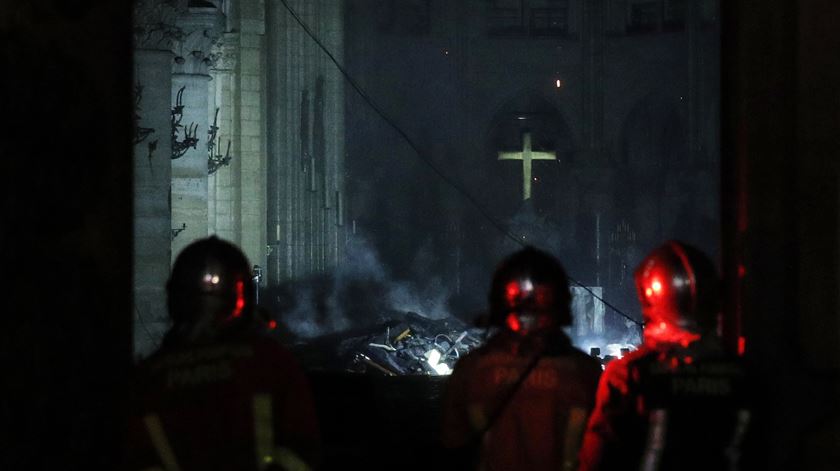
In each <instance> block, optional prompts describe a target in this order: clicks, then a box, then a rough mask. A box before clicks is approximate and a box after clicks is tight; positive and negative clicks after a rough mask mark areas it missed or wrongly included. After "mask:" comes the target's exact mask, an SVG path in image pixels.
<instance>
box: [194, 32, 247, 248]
mask: <svg viewBox="0 0 840 471" xmlns="http://www.w3.org/2000/svg"><path fill="white" fill-rule="evenodd" d="M238 36H239V35H238V33H225V35H224V38H223V40H222V41H220V42H217V43H216V46H215V47H214V48H213V52H212V56H213V59H214V61H213V62H214V64H215V65H214V66H213V68H212V70H211V71H210V76H211V77H212V80H211V81H210V87H209V94H210V101H209V103H210V105H209V107H208V110H207V111H208V113H209V114H208V120H209V122H210V123H211V124H212V123H213V120H214V119H216V121H217V124H216V125H217V126H218V128H219V129H218V131H217V134H216V144H215V148H214V149H213V153H214V154H215V155H225V154H226V152H227V149H228V143H230V144H231V149H233V150H232V151H231V155H232V159H231V161H230V162H229V163H228V164H227V165H224V166H221V167H219V168H218V169H217V170H216V171H215V172H214V173H212V174H211V175H210V176H209V178H208V193H209V198H208V229H209V232H210V233H211V234H212V233H215V234H217V235H218V236H219V237H221V238H223V239H227V240H230V241H231V242H234V243H236V244H237V245H241V242H242V241H241V240H240V227H241V223H240V214H241V211H240V205H241V202H240V200H241V198H240V195H241V186H240V184H241V183H245V184H246V185H247V184H248V183H247V182H240V179H239V175H240V170H241V166H242V158H241V154H240V152H239V151H238V148H239V142H238V139H235V138H234V134H235V133H236V131H237V129H236V128H237V127H238V126H234V116H233V115H234V111H235V110H236V108H235V104H236V103H235V98H234V95H235V92H236V89H235V87H236V80H235V69H236V56H237V54H236V47H237V46H238V44H239V38H238ZM216 110H218V115H216ZM234 141H236V142H234ZM209 144H210V143H209V142H207V145H209ZM207 145H205V146H204V148H205V149H207ZM208 156H209V154H208ZM253 184H254V185H256V184H257V183H256V182H254V183H253Z"/></svg>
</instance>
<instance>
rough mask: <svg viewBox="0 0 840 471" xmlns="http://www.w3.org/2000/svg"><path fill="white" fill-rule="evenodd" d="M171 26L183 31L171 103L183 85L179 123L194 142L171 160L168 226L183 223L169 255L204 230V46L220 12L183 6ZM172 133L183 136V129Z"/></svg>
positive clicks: (217, 30)
mask: <svg viewBox="0 0 840 471" xmlns="http://www.w3.org/2000/svg"><path fill="white" fill-rule="evenodd" d="M177 25H178V27H179V28H180V29H181V30H182V31H183V35H182V37H181V40H180V41H178V42H177V43H176V44H175V48H174V50H175V61H174V64H173V75H172V106H173V107H174V106H175V105H176V104H177V103H176V99H177V96H178V93H179V91H180V90H182V89H183V93H182V95H181V103H182V105H183V117H182V119H181V124H182V125H183V126H184V127H185V128H186V127H188V126H194V127H195V136H196V137H197V138H198V144H197V145H196V146H195V148H190V149H189V150H187V151H186V152H185V153H184V154H183V155H182V156H180V157H178V158H177V159H175V160H172V227H173V228H182V227H183V228H184V229H183V231H181V232H180V233H178V235H177V236H175V238H174V239H173V240H172V257H173V260H174V258H175V257H177V256H178V253H180V251H181V250H182V249H183V248H184V247H185V246H186V245H188V244H189V243H191V242H193V241H194V240H196V239H200V238H203V237H207V235H208V224H207V214H208V212H207V130H208V129H209V127H210V118H209V114H210V111H209V96H208V91H209V88H208V82H209V80H210V73H209V69H210V67H211V66H212V63H213V61H212V58H211V55H210V49H211V47H212V46H213V44H214V43H215V42H216V41H217V40H218V39H219V37H220V36H221V33H222V31H223V25H224V16H223V15H222V13H221V11H219V9H217V8H215V7H201V8H188V9H187V10H186V11H185V12H184V13H182V14H181V15H179V16H178V19H177ZM177 138H178V140H179V141H180V140H183V139H184V132H183V130H181V132H179V133H178V136H177ZM173 156H174V155H173Z"/></svg>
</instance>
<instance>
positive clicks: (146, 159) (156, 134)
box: [134, 0, 179, 356]
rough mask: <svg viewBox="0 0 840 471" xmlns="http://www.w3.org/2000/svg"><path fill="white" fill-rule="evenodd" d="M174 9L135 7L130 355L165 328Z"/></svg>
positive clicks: (149, 4) (145, 348)
mask: <svg viewBox="0 0 840 471" xmlns="http://www.w3.org/2000/svg"><path fill="white" fill-rule="evenodd" d="M175 17H176V10H175V8H174V7H173V6H171V5H167V4H161V3H159V2H153V1H151V0H148V1H140V2H138V3H136V4H135V12H134V22H135V37H134V93H135V116H136V122H135V126H136V132H135V138H134V141H135V145H134V351H135V354H136V355H138V356H145V355H147V354H149V353H150V352H151V351H152V350H154V348H156V347H157V345H158V344H159V342H160V339H161V338H162V337H163V333H164V331H165V330H166V328H167V326H168V322H167V319H168V317H167V310H166V292H165V285H166V280H167V278H168V276H169V261H170V245H169V242H170V238H171V235H170V233H171V227H172V226H171V213H170V209H169V184H170V178H171V167H170V165H171V164H170V155H171V149H172V148H171V145H170V101H171V100H170V98H171V96H170V95H171V89H172V78H171V74H172V58H173V55H172V51H171V48H172V40H173V39H174V38H176V37H178V35H179V30H178V29H177V28H176V27H175Z"/></svg>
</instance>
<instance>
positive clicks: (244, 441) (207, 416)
mask: <svg viewBox="0 0 840 471" xmlns="http://www.w3.org/2000/svg"><path fill="white" fill-rule="evenodd" d="M134 390H135V397H134V400H133V404H132V414H131V419H130V423H129V437H128V450H127V452H128V453H127V460H126V467H127V468H128V469H137V470H141V469H150V468H152V469H153V468H155V467H157V468H160V469H164V470H168V471H176V470H183V471H186V470H193V469H195V470H212V469H219V470H222V469H224V470H232V469H236V470H257V469H266V467H267V466H269V469H270V465H276V464H279V465H282V466H283V467H285V468H287V469H289V468H292V469H294V468H297V469H305V468H301V466H303V465H305V466H311V465H313V464H314V463H316V461H317V457H318V454H319V451H320V450H319V437H318V427H317V421H316V418H315V410H314V405H313V400H312V396H311V392H310V388H309V384H308V381H307V379H306V377H305V375H304V372H303V370H302V369H301V368H300V367H299V366H298V363H297V362H296V360H295V359H294V358H293V357H292V355H291V354H290V353H289V352H288V351H286V350H285V349H284V348H282V347H281V346H280V345H279V344H278V343H277V342H275V341H274V340H272V339H270V338H264V337H259V336H256V335H248V336H245V337H244V338H240V339H238V340H227V341H224V342H216V343H213V344H210V345H204V346H202V345H189V346H185V347H180V348H179V347H164V348H163V349H161V350H160V351H158V352H157V353H155V354H154V355H152V356H151V357H150V358H148V359H147V360H146V361H144V362H143V363H142V364H141V365H140V366H139V368H138V371H137V374H136V378H135V388H134Z"/></svg>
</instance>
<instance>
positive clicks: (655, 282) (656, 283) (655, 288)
mask: <svg viewBox="0 0 840 471" xmlns="http://www.w3.org/2000/svg"><path fill="white" fill-rule="evenodd" d="M650 287H651V288H653V291H654V292H656V293H659V292H660V291H662V283H660V282H659V280H653V283H652V284H651V285H650Z"/></svg>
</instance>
